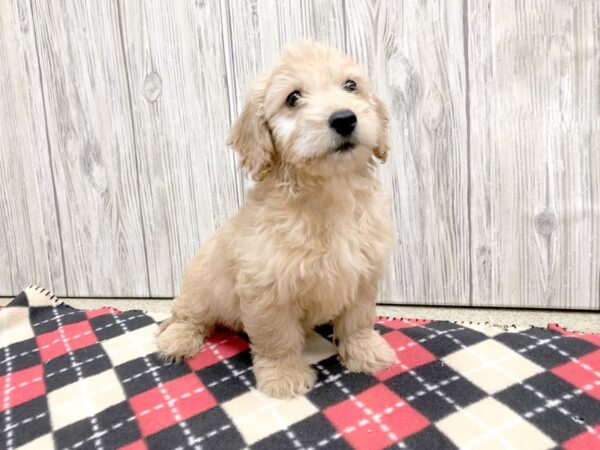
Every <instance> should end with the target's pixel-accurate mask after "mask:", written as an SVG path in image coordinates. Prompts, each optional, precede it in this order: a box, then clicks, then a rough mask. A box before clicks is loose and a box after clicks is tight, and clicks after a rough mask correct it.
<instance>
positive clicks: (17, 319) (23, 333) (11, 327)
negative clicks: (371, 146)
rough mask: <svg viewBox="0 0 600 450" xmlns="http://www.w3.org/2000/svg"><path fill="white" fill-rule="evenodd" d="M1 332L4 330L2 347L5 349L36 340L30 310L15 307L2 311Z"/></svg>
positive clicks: (0, 339) (0, 312) (0, 336)
mask: <svg viewBox="0 0 600 450" xmlns="http://www.w3.org/2000/svg"><path fill="white" fill-rule="evenodd" d="M0 330H3V331H2V333H1V334H0V345H2V346H3V347H5V346H9V345H11V344H14V343H16V342H21V341H26V340H27V339H31V338H34V337H35V333H34V332H33V329H32V328H31V323H30V322H29V308H23V307H19V306H15V307H11V308H2V309H0ZM11 356H12V355H11Z"/></svg>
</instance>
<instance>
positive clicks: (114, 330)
mask: <svg viewBox="0 0 600 450" xmlns="http://www.w3.org/2000/svg"><path fill="white" fill-rule="evenodd" d="M153 323H156V322H155V321H154V320H153V319H152V318H151V317H150V316H147V315H146V314H144V313H142V312H141V311H126V312H124V313H122V314H103V315H101V316H97V317H94V318H92V319H90V325H91V326H92V328H93V330H94V333H95V334H96V336H97V337H98V340H99V341H105V340H108V339H111V338H114V337H117V336H120V335H122V334H123V332H124V330H127V331H133V330H137V329H138V328H142V327H145V326H147V325H150V324H153Z"/></svg>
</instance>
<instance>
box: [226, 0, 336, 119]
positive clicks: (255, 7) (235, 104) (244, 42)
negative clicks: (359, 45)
mask: <svg viewBox="0 0 600 450" xmlns="http://www.w3.org/2000/svg"><path fill="white" fill-rule="evenodd" d="M221 4H222V8H223V9H224V11H226V13H227V16H226V19H227V22H226V27H227V28H226V30H225V31H226V32H227V35H226V39H227V43H228V48H226V49H225V50H226V51H227V54H226V63H227V76H228V80H229V92H230V101H231V111H232V115H233V117H237V115H238V114H239V112H240V111H241V108H242V106H243V101H244V94H245V91H246V89H247V88H248V86H249V85H250V83H252V81H253V80H254V79H255V78H256V76H257V75H259V74H260V73H261V72H262V71H265V70H267V69H268V68H269V67H270V66H271V64H273V63H275V61H276V60H277V58H278V56H279V54H280V52H281V49H282V47H284V46H285V45H286V44H289V43H292V42H294V41H298V40H302V39H311V40H316V41H320V42H324V43H327V44H329V45H332V46H334V47H336V48H339V49H342V50H344V49H345V42H344V41H345V23H344V3H343V1H342V0H316V1H310V0H301V1H275V0H250V1H247V0H231V1H227V0H221Z"/></svg>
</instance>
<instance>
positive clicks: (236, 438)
mask: <svg viewBox="0 0 600 450" xmlns="http://www.w3.org/2000/svg"><path fill="white" fill-rule="evenodd" d="M186 430H187V431H186ZM146 444H147V446H148V449H150V450H154V449H156V450H163V449H165V448H173V447H175V446H176V445H177V444H184V448H193V447H194V446H195V445H198V447H200V448H203V449H226V448H231V449H234V448H244V447H245V446H246V444H245V442H244V440H243V438H242V436H241V435H240V433H239V432H238V431H237V429H236V428H235V426H234V425H233V424H232V423H231V420H230V419H229V417H228V416H227V415H226V414H225V413H224V412H223V410H222V409H221V408H220V407H218V406H217V407H215V408H211V409H209V410H208V411H205V412H203V413H202V414H198V415H196V416H193V417H190V418H189V419H186V420H185V425H184V424H183V423H182V424H177V425H173V426H171V427H169V428H165V429H164V430H162V431H159V432H158V433H155V434H153V435H152V436H150V437H147V438H146Z"/></svg>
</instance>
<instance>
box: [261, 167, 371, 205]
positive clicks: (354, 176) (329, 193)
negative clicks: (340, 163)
mask: <svg viewBox="0 0 600 450" xmlns="http://www.w3.org/2000/svg"><path fill="white" fill-rule="evenodd" d="M377 185H378V182H377V180H376V178H375V175H374V173H373V167H372V166H371V165H369V166H365V167H363V168H361V169H359V170H357V171H354V172H352V173H346V174H336V175H331V176H317V175H311V174H309V173H306V172H302V171H297V170H294V169H293V168H289V167H278V168H276V169H275V170H273V172H272V174H270V176H269V177H267V178H266V179H265V180H264V181H262V182H260V183H258V184H257V185H256V187H255V189H254V190H253V192H252V194H251V198H252V199H253V200H254V201H259V202H260V201H261V200H264V199H271V200H272V199H273V197H279V198H280V199H281V201H282V202H285V203H286V204H290V203H295V204H297V205H299V206H301V207H303V208H311V209H316V210H321V211H323V212H324V211H327V210H328V209H330V208H344V209H346V208H350V209H353V208H354V205H355V204H356V200H357V198H358V197H364V196H368V195H370V194H371V193H372V192H373V191H374V188H376V187H377Z"/></svg>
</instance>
